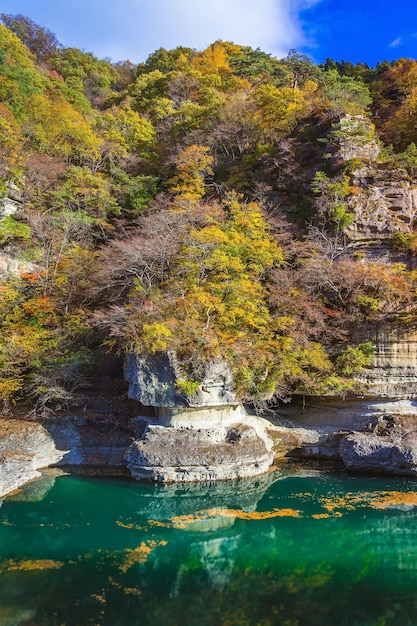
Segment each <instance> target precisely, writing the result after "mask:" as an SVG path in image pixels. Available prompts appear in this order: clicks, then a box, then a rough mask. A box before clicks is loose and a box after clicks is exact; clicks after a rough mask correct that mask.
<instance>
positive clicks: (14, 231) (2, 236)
mask: <svg viewBox="0 0 417 626" xmlns="http://www.w3.org/2000/svg"><path fill="white" fill-rule="evenodd" d="M30 235H31V230H30V226H28V225H27V224H22V222H18V221H17V220H15V219H14V218H13V217H11V216H10V215H7V216H6V217H3V218H2V219H0V244H4V243H6V242H8V241H10V240H13V239H24V240H26V241H27V240H29V239H30Z"/></svg>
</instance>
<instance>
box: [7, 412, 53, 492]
mask: <svg viewBox="0 0 417 626" xmlns="http://www.w3.org/2000/svg"><path fill="white" fill-rule="evenodd" d="M63 454H64V453H63V452H60V451H59V450H57V448H56V446H55V444H54V442H53V440H52V438H51V437H50V435H49V434H48V432H47V431H46V430H45V428H43V426H42V425H41V424H36V423H33V422H24V421H20V420H19V421H17V420H0V497H2V496H4V495H6V494H8V493H10V492H12V491H14V490H16V489H18V488H19V487H21V486H22V485H24V484H25V483H27V482H29V481H31V480H34V479H35V478H38V477H39V476H40V475H41V474H40V472H39V471H38V470H39V469H40V468H42V467H47V466H48V465H51V464H54V463H57V462H58V461H60V460H61V459H62V457H63Z"/></svg>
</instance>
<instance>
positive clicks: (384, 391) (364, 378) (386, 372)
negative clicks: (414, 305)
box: [356, 322, 417, 398]
mask: <svg viewBox="0 0 417 626" xmlns="http://www.w3.org/2000/svg"><path fill="white" fill-rule="evenodd" d="M363 338H365V339H366V340H368V341H372V343H373V345H374V347H375V353H374V356H373V359H372V363H371V365H370V366H369V367H367V368H365V369H364V370H363V371H362V372H361V373H360V374H357V375H356V379H357V380H358V381H359V382H360V383H362V384H363V394H364V395H366V396H375V397H381V396H382V397H389V398H414V397H415V396H417V330H416V329H414V328H413V327H409V328H404V327H403V328H401V327H400V328H398V327H397V326H396V325H394V324H390V323H389V322H386V323H385V324H375V325H373V326H369V327H368V328H366V330H365V337H363Z"/></svg>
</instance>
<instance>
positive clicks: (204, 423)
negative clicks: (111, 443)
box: [125, 353, 274, 482]
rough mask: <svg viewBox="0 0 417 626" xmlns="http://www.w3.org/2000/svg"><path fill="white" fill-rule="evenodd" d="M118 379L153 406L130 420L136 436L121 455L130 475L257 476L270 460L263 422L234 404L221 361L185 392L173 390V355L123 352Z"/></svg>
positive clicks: (177, 375) (176, 372)
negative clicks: (122, 378) (122, 373)
mask: <svg viewBox="0 0 417 626" xmlns="http://www.w3.org/2000/svg"><path fill="white" fill-rule="evenodd" d="M125 377H126V379H127V380H128V381H129V383H130V384H129V392H128V394H129V397H130V398H134V399H136V400H138V401H139V402H140V403H141V404H142V405H145V406H149V405H150V406H153V407H155V418H154V419H153V418H149V417H146V416H138V418H136V419H135V420H133V425H134V428H135V429H136V433H137V439H136V440H135V441H134V442H133V443H132V445H131V446H130V447H129V449H128V450H127V452H126V455H125V458H126V461H127V466H128V468H129V470H130V472H131V474H132V475H133V476H134V477H135V478H139V479H148V480H154V481H158V482H172V481H180V482H184V481H196V480H203V481H207V480H208V481H212V480H226V479H227V480H229V479H236V478H244V477H249V476H256V475H258V474H263V473H265V472H267V471H268V468H269V467H270V466H271V465H272V463H273V459H274V453H273V450H272V448H273V444H274V442H273V438H272V437H271V436H270V434H269V432H268V427H270V425H269V424H268V422H266V421H265V420H263V419H261V418H258V417H255V416H250V415H247V413H246V411H245V410H244V408H243V407H242V406H241V405H239V404H238V401H237V400H236V398H235V395H234V392H233V377H232V374H231V371H230V368H229V367H228V365H227V364H226V363H225V362H224V361H211V362H208V363H207V364H206V366H205V371H204V373H203V376H202V380H201V382H200V384H199V386H198V388H197V389H196V390H195V392H194V393H193V394H192V396H188V395H186V394H185V393H184V392H183V391H181V386H180V385H179V384H178V381H180V380H181V372H180V368H179V365H178V363H177V360H176V358H175V355H173V354H165V353H159V354H156V355H145V354H140V355H137V354H131V355H128V358H127V360H126V366H125ZM270 428H271V427H270Z"/></svg>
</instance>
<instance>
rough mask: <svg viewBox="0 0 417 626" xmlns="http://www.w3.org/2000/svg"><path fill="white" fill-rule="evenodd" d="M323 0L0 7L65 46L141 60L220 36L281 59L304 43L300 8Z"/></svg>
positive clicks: (104, 0) (74, 0)
mask: <svg viewBox="0 0 417 626" xmlns="http://www.w3.org/2000/svg"><path fill="white" fill-rule="evenodd" d="M321 1H322V0H118V1H114V0H71V2H68V0H55V1H54V3H50V1H49V0H37V2H36V3H33V0H2V5H3V4H4V5H6V6H4V7H2V10H3V12H5V13H7V12H10V13H23V14H24V15H27V16H29V17H31V18H32V19H33V20H34V21H35V22H37V23H39V24H41V25H42V26H45V27H47V28H49V29H50V30H52V31H53V32H55V33H56V35H57V37H58V39H59V40H60V41H62V43H63V44H64V45H65V46H76V47H79V48H82V49H84V50H86V51H90V52H94V54H96V55H97V56H99V57H107V56H108V57H111V58H112V59H113V60H115V61H117V60H123V59H130V60H131V61H133V62H139V61H144V60H145V59H146V57H147V56H148V55H149V54H151V53H152V52H153V51H154V50H156V49H157V48H159V47H164V48H167V49H171V48H175V47H177V46H180V45H183V46H187V47H190V48H195V49H197V50H202V49H204V48H205V47H207V45H209V44H210V43H213V42H214V41H216V40H217V39H222V40H224V41H233V42H234V43H237V44H241V45H249V46H252V47H253V48H257V47H259V48H261V50H264V51H265V52H269V53H271V54H273V55H274V56H277V57H283V56H285V55H286V54H287V53H288V50H289V49H291V48H300V47H301V46H302V45H303V44H305V43H306V38H305V35H304V33H303V27H302V23H301V20H300V12H301V11H302V10H304V9H308V8H310V7H312V6H313V5H315V4H318V3H319V2H321ZM7 5H10V6H9V7H8V6H7Z"/></svg>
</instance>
